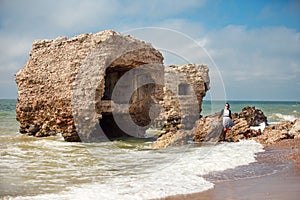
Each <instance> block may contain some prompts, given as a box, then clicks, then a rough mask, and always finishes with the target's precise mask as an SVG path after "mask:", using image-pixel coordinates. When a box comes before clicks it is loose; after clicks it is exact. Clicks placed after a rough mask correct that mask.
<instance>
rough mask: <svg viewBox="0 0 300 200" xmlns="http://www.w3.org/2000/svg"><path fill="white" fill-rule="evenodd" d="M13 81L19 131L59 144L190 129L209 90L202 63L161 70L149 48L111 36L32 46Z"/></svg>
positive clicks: (130, 39)
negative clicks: (59, 136) (60, 139)
mask: <svg viewBox="0 0 300 200" xmlns="http://www.w3.org/2000/svg"><path fill="white" fill-rule="evenodd" d="M15 79H16V83H17V85H18V104H17V107H16V114H17V115H16V118H17V120H18V121H19V122H20V133H23V134H28V135H33V136H37V137H44V136H50V135H55V134H57V133H61V134H62V136H63V137H64V139H65V140H66V141H95V140H101V141H102V140H113V139H115V138H118V137H122V136H134V137H143V135H144V133H145V130H146V129H148V128H149V127H156V128H159V129H162V128H164V129H172V127H177V128H182V129H191V128H192V127H193V125H194V122H195V120H196V119H198V116H199V113H200V112H201V105H202V99H203V97H204V96H205V94H206V92H207V91H208V90H209V88H210V86H209V83H210V81H209V76H208V67H207V66H206V65H202V64H187V65H182V66H173V65H172V66H164V65H163V56H162V54H161V53H160V52H159V51H158V50H156V49H155V48H153V47H152V45H151V44H150V43H147V42H144V41H141V40H138V39H135V38H133V37H131V36H125V35H122V34H120V33H117V32H114V31H112V30H108V31H102V32H99V33H96V34H82V35H79V36H76V37H73V38H62V37H60V38H57V39H54V40H39V41H35V42H34V43H33V45H32V50H31V52H30V57H29V59H28V61H27V63H26V64H25V66H24V68H23V69H21V70H20V71H19V72H18V73H17V74H16V77H15ZM168 131H169V130H168Z"/></svg>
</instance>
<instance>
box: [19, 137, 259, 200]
mask: <svg viewBox="0 0 300 200" xmlns="http://www.w3.org/2000/svg"><path fill="white" fill-rule="evenodd" d="M262 151H263V147H262V145H260V144H258V143H256V142H255V141H251V140H247V141H246V140H245V141H241V142H238V143H220V144H216V145H208V146H202V147H193V148H191V149H189V150H187V151H185V152H180V153H178V154H176V153H174V152H173V153H168V151H130V152H131V153H130V154H132V155H129V154H128V155H127V156H126V155H124V153H123V159H124V158H125V157H124V156H126V159H129V160H127V162H129V163H130V164H131V165H138V163H133V161H134V160H130V157H131V156H132V158H133V157H135V158H138V160H139V161H141V159H144V160H145V161H146V160H147V159H148V158H149V157H150V158H151V159H154V158H155V157H157V159H162V156H167V157H172V156H173V159H171V160H173V162H171V163H169V164H168V165H165V163H162V162H158V163H159V164H158V165H157V166H156V165H153V166H151V167H152V168H154V170H153V169H152V170H150V171H149V170H147V168H146V169H142V170H141V171H139V173H122V174H119V175H114V176H111V177H109V178H107V179H104V177H103V180H102V181H92V182H91V183H85V184H73V185H68V186H67V189H68V190H67V191H63V192H59V193H55V194H40V195H37V196H18V197H16V198H13V199H39V200H40V199H54V200H55V199H93V200H96V199H105V200H110V199H123V200H127V199H130V200H132V199H133V200H134V199H155V198H162V197H166V196H171V195H176V194H188V193H194V192H202V191H205V190H208V189H210V188H212V187H213V183H211V182H209V181H208V180H206V179H205V178H203V176H204V175H206V174H209V173H211V172H216V171H224V170H226V169H233V168H235V167H237V166H241V165H247V164H250V163H252V162H255V161H256V160H255V154H256V153H258V152H262ZM161 153H162V154H167V155H161ZM180 154H182V155H180ZM116 156H117V157H115V159H117V162H118V165H122V162H120V161H118V155H116ZM119 158H120V157H119ZM113 161H114V160H110V163H111V162H113ZM110 163H107V165H109V164H110ZM126 165H128V163H124V166H126ZM161 165H164V167H162V166H161ZM105 166H106V165H105ZM132 167H133V166H131V168H132ZM139 167H142V166H140V165H139ZM118 169H122V170H125V171H126V170H127V168H122V167H119V168H118ZM102 170H105V168H102ZM108 170H109V167H108ZM110 170H111V169H110ZM97 173H99V172H96V171H95V176H97V175H98V176H99V175H100V174H97ZM101 173H103V171H102V172H101Z"/></svg>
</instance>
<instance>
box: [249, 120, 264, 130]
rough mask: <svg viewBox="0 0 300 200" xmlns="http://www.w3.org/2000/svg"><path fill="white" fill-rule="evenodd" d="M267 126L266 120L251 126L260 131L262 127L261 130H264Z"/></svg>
mask: <svg viewBox="0 0 300 200" xmlns="http://www.w3.org/2000/svg"><path fill="white" fill-rule="evenodd" d="M265 128H266V123H265V122H262V123H260V124H259V126H250V129H253V130H256V131H258V130H259V129H260V131H261V132H263V131H264V129H265Z"/></svg>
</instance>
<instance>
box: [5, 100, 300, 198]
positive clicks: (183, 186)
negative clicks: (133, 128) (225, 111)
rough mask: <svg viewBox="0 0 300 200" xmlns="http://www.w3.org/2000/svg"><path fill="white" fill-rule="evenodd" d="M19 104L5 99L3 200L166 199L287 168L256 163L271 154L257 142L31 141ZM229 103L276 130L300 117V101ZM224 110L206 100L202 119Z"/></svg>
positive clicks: (217, 103)
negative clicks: (250, 109)
mask: <svg viewBox="0 0 300 200" xmlns="http://www.w3.org/2000/svg"><path fill="white" fill-rule="evenodd" d="M16 103H17V102H16V100H0V199H54V200H55V199H57V200H58V199H59V200H61V199H66V200H67V199H93V200H97V199H101V200H106V199H107V200H109V199H114V200H115V199H124V200H127V199H128V200H129V199H130V200H133V199H160V198H164V197H167V196H172V195H177V194H190V193H196V192H202V191H205V190H208V189H211V188H213V187H214V182H216V181H226V180H234V179H244V178H251V177H257V176H264V175H267V174H271V173H276V171H278V170H280V169H282V166H284V165H283V164H281V165H280V164H279V165H276V166H275V165H274V166H271V165H262V164H259V163H257V155H258V154H263V153H264V149H263V147H262V145H260V144H258V143H256V142H255V141H253V140H243V141H240V142H237V143H229V142H222V143H205V144H196V143H193V142H190V143H189V144H187V145H184V146H178V147H171V148H167V149H155V150H154V149H152V148H151V144H152V142H153V140H149V139H136V138H135V139H132V138H131V139H130V138H127V139H120V140H115V141H112V142H99V143H79V142H73V143H70V142H65V141H64V140H63V138H62V136H61V135H59V134H58V135H56V136H51V137H44V138H37V137H31V136H26V135H22V134H20V133H19V123H18V121H16V119H15V117H16V113H15V107H16ZM229 103H230V105H231V110H232V112H237V113H238V112H241V110H242V108H243V107H245V106H255V108H257V109H261V110H262V111H263V112H264V114H265V115H266V116H267V119H268V123H269V124H276V123H279V122H281V121H286V120H290V121H293V120H295V119H297V118H300V102H295V101H289V102H283V101H278V102H277V101H229ZM223 106H224V102H218V101H214V102H211V101H204V102H203V111H202V113H201V115H203V116H205V115H208V114H211V113H213V112H215V111H217V110H221V109H222V108H223ZM255 163H257V164H255ZM277 164H278V163H277ZM232 169H233V170H232ZM234 169H235V170H234ZM228 170H229V171H228ZM230 170H232V171H230ZM233 172H234V173H233Z"/></svg>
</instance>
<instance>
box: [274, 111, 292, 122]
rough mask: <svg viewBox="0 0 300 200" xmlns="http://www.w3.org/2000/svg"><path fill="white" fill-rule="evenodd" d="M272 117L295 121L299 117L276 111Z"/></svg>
mask: <svg viewBox="0 0 300 200" xmlns="http://www.w3.org/2000/svg"><path fill="white" fill-rule="evenodd" d="M272 118H274V119H277V120H279V121H294V120H296V119H297V118H296V117H295V116H294V115H285V114H281V113H274V114H273V115H272Z"/></svg>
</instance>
